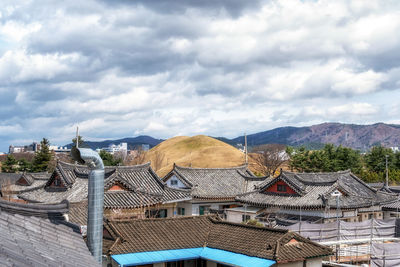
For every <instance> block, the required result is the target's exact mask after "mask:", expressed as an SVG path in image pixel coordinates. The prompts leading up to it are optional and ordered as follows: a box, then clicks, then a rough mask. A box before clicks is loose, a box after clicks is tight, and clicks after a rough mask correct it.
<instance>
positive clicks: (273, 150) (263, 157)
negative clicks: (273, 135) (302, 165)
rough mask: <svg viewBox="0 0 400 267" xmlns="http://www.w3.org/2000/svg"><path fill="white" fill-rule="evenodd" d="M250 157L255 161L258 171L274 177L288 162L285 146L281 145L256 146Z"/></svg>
mask: <svg viewBox="0 0 400 267" xmlns="http://www.w3.org/2000/svg"><path fill="white" fill-rule="evenodd" d="M249 156H250V157H251V158H252V159H253V160H254V162H255V164H256V166H257V168H258V169H260V170H261V171H262V172H263V173H264V174H265V175H272V176H273V175H275V174H276V171H277V170H278V168H279V167H281V166H282V165H283V164H284V163H285V162H286V161H287V160H288V158H287V155H286V152H285V145H281V144H267V145H260V146H256V147H254V148H253V150H252V153H251V154H250V155H249Z"/></svg>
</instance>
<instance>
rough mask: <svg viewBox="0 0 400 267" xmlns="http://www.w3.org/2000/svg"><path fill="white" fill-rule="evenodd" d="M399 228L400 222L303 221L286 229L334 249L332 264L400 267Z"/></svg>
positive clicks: (372, 220) (397, 220) (392, 220)
mask: <svg viewBox="0 0 400 267" xmlns="http://www.w3.org/2000/svg"><path fill="white" fill-rule="evenodd" d="M399 225H400V220H399V219H390V220H376V219H370V220H366V221H363V222H344V221H338V222H332V223H326V224H315V223H308V222H299V223H296V224H293V225H291V226H286V227H284V228H286V229H289V230H291V231H293V232H297V233H299V234H301V235H302V236H304V237H307V238H309V239H310V240H312V241H315V242H318V243H320V244H322V245H326V246H329V247H331V248H332V249H333V251H334V252H335V254H334V255H333V256H332V257H331V258H330V261H331V262H335V263H339V264H362V263H367V264H371V266H385V267H389V266H399V265H400V254H399V252H398V251H400V238H399V237H400V231H399Z"/></svg>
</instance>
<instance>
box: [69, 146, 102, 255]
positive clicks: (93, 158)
mask: <svg viewBox="0 0 400 267" xmlns="http://www.w3.org/2000/svg"><path fill="white" fill-rule="evenodd" d="M71 156H72V158H73V159H75V160H76V161H78V162H79V163H81V164H86V165H87V166H88V167H89V168H90V172H89V186H88V220H87V241H88V247H89V250H90V252H91V253H92V255H93V257H94V258H95V259H96V260H97V261H98V262H99V263H101V257H102V248H103V205H104V165H103V160H102V159H101V158H100V156H99V154H98V153H97V152H95V151H93V150H91V149H90V148H76V147H73V148H72V149H71Z"/></svg>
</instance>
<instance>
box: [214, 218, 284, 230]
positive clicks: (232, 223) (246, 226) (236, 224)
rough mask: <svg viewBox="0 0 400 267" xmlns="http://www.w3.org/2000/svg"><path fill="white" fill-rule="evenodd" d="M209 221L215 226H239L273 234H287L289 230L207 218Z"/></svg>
mask: <svg viewBox="0 0 400 267" xmlns="http://www.w3.org/2000/svg"><path fill="white" fill-rule="evenodd" d="M209 220H210V221H211V222H212V223H215V224H225V225H234V226H240V227H243V228H250V229H258V230H263V231H273V232H278V233H289V230H287V229H279V228H271V227H265V226H256V225H248V224H243V223H234V222H228V221H222V220H219V219H215V218H212V217H209Z"/></svg>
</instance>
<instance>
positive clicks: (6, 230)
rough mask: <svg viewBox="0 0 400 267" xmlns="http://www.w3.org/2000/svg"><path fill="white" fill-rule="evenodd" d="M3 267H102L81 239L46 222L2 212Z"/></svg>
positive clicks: (0, 252)
mask: <svg viewBox="0 0 400 267" xmlns="http://www.w3.org/2000/svg"><path fill="white" fill-rule="evenodd" d="M0 240H1V242H0V263H1V265H2V266H100V265H99V264H98V263H97V262H96V261H95V259H94V258H93V257H92V255H91V254H90V252H89V250H88V248H87V246H86V244H85V242H84V241H83V239H82V236H81V235H80V234H79V233H76V232H74V231H73V230H72V229H71V228H69V227H67V226H65V225H62V224H54V223H51V222H50V221H49V220H47V219H42V218H37V217H26V216H21V215H18V214H11V213H8V212H5V211H0Z"/></svg>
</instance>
